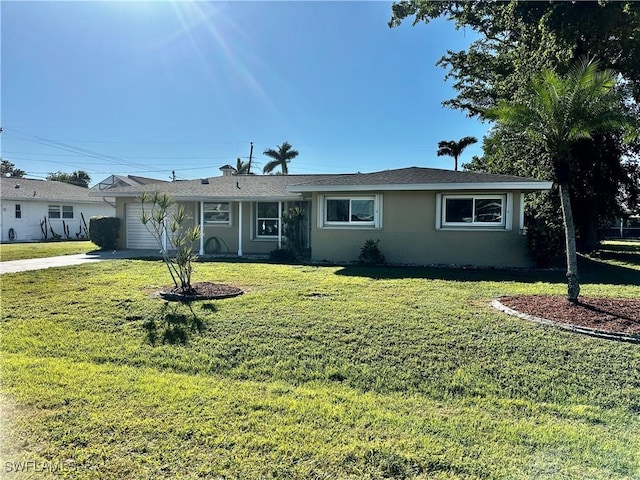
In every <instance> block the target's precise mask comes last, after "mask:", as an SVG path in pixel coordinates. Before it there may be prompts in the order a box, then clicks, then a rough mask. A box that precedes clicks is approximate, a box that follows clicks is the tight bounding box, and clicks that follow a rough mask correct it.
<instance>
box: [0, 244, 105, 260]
mask: <svg viewBox="0 0 640 480" xmlns="http://www.w3.org/2000/svg"><path fill="white" fill-rule="evenodd" d="M97 249H98V247H97V246H96V245H95V244H94V243H92V242H89V241H86V240H84V241H76V240H70V241H62V242H38V243H35V242H34V243H0V261H3V262H6V261H9V260H25V259H27V258H46V257H57V256H59V255H73V254H76V253H87V252H91V251H92V250H97Z"/></svg>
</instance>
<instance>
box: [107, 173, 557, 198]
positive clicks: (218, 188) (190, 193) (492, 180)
mask: <svg viewBox="0 0 640 480" xmlns="http://www.w3.org/2000/svg"><path fill="white" fill-rule="evenodd" d="M496 184H500V185H504V186H505V188H516V187H520V186H521V187H522V188H523V189H545V188H550V183H549V182H542V181H539V180H535V179H532V178H523V177H515V176H511V175H494V174H489V173H475V172H456V171H452V170H440V169H435V168H420V167H409V168H401V169H395V170H384V171H381V172H373V173H353V174H325V175H230V176H219V177H210V178H206V179H201V180H181V181H177V182H169V183H162V184H150V185H136V186H132V187H122V188H113V189H110V190H109V195H110V196H118V197H123V196H126V197H131V196H137V195H139V194H140V193H143V192H148V193H152V192H155V191H161V192H166V193H168V194H169V195H171V196H172V197H173V198H174V199H175V200H196V199H198V200H207V199H216V200H223V199H224V200H230V201H238V200H256V199H263V200H295V199H298V198H300V195H301V192H312V191H316V190H317V191H327V190H329V189H333V190H335V191H340V190H344V191H349V190H363V189H366V188H369V187H370V188H371V189H375V190H384V189H395V190H402V189H407V190H410V189H429V188H437V187H438V186H443V187H444V186H447V187H451V186H452V185H453V186H460V188H474V187H475V188H482V187H490V186H491V187H492V186H495V185H496Z"/></svg>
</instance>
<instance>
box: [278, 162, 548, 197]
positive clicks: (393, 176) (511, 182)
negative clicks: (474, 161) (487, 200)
mask: <svg viewBox="0 0 640 480" xmlns="http://www.w3.org/2000/svg"><path fill="white" fill-rule="evenodd" d="M551 185H552V184H551V182H545V181H541V180H536V179H533V178H525V177H516V176H513V175H496V174H492V173H479V172H460V171H454V170H441V169H437V168H421V167H408V168H399V169H395V170H383V171H381V172H373V173H352V174H343V175H332V176H329V177H328V178H322V179H315V180H311V181H308V182H305V183H298V184H292V185H291V186H289V190H290V191H293V192H322V191H365V190H470V189H476V190H478V189H479V190H488V189H496V188H501V189H519V190H545V189H549V188H551Z"/></svg>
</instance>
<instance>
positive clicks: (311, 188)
mask: <svg viewBox="0 0 640 480" xmlns="http://www.w3.org/2000/svg"><path fill="white" fill-rule="evenodd" d="M552 186H553V183H552V182H542V181H541V182H490V183H480V182H478V183H422V184H386V185H384V184H383V185H289V186H287V191H290V192H371V191H402V190H405V191H406V190H433V191H440V190H442V191H444V190H446V191H452V190H550V189H551V188H552Z"/></svg>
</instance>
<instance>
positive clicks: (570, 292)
mask: <svg viewBox="0 0 640 480" xmlns="http://www.w3.org/2000/svg"><path fill="white" fill-rule="evenodd" d="M559 188H560V202H561V205H562V218H563V220H564V235H565V240H566V248H567V300H569V301H570V302H574V303H575V302H577V301H578V295H580V283H579V281H578V255H577V253H576V229H575V226H574V224H573V213H572V212H571V200H570V199H569V184H568V183H567V182H562V183H560V184H559Z"/></svg>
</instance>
